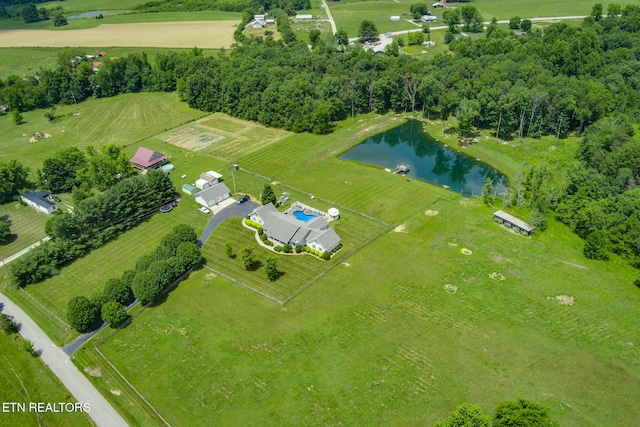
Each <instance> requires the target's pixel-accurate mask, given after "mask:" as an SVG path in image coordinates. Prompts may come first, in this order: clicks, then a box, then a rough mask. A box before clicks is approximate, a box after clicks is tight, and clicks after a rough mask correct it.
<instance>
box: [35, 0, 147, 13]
mask: <svg viewBox="0 0 640 427" xmlns="http://www.w3.org/2000/svg"><path fill="white" fill-rule="evenodd" d="M142 3H144V1H142V0H101V1H100V4H99V5H98V4H96V2H95V1H94V0H65V1H64V2H58V1H52V2H49V3H42V4H39V5H38V7H57V6H62V7H64V9H65V10H71V11H77V12H93V11H101V10H129V9H133V8H134V7H135V6H137V5H138V4H142Z"/></svg>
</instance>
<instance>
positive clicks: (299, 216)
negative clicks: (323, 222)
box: [293, 211, 316, 222]
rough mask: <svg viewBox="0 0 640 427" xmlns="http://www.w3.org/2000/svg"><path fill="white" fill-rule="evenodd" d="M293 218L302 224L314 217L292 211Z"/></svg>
mask: <svg viewBox="0 0 640 427" xmlns="http://www.w3.org/2000/svg"><path fill="white" fill-rule="evenodd" d="M293 216H295V217H296V219H298V220H300V221H303V222H309V221H311V220H312V219H313V218H315V217H316V216H315V215H311V214H306V213H304V212H303V211H293Z"/></svg>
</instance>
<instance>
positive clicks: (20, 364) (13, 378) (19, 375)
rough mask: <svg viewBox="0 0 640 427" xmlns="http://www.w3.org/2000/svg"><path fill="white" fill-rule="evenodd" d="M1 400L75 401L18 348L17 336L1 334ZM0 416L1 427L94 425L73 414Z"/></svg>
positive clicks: (39, 362) (47, 371) (24, 401)
mask: <svg viewBox="0 0 640 427" xmlns="http://www.w3.org/2000/svg"><path fill="white" fill-rule="evenodd" d="M0 381H2V387H0V400H2V402H20V403H25V404H27V405H28V404H29V402H47V403H48V402H52V403H53V402H70V403H75V402H76V401H75V399H74V398H73V397H71V396H70V395H69V392H68V391H67V390H66V389H65V387H64V386H63V385H62V384H61V383H60V381H59V380H58V379H57V378H56V377H55V375H54V374H53V373H52V372H51V371H50V370H49V369H47V368H46V367H45V366H44V364H43V362H42V361H41V360H40V359H38V358H35V357H31V356H30V355H29V354H27V352H26V351H25V350H23V349H22V347H21V341H20V339H19V338H18V337H17V336H7V335H6V334H5V333H4V332H0ZM3 412H4V413H3V414H2V415H0V425H3V426H21V427H23V426H24V427H30V426H42V425H47V426H65V427H76V426H87V427H88V426H91V425H93V424H92V423H91V421H90V420H89V417H87V416H86V415H85V414H83V413H81V412H72V413H66V414H59V413H51V412H48V413H34V412H29V411H28V408H27V412H17V411H16V412H12V413H8V412H6V411H3Z"/></svg>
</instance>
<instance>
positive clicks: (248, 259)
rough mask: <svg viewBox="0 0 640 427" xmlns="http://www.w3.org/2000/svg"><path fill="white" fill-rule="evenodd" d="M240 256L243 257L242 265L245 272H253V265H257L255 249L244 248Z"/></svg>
mask: <svg viewBox="0 0 640 427" xmlns="http://www.w3.org/2000/svg"><path fill="white" fill-rule="evenodd" d="M240 256H241V257H242V264H243V265H244V268H245V270H251V269H252V268H253V264H254V263H255V258H254V257H253V249H251V248H244V249H243V250H242V253H241V255H240Z"/></svg>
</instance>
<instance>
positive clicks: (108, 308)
mask: <svg viewBox="0 0 640 427" xmlns="http://www.w3.org/2000/svg"><path fill="white" fill-rule="evenodd" d="M101 313H102V320H103V321H104V322H106V323H108V324H109V325H111V327H112V328H117V327H118V326H120V325H121V324H122V323H123V322H124V321H125V320H127V319H128V318H129V315H128V314H127V310H126V309H125V307H124V305H122V304H120V303H119V302H117V301H109V302H107V303H105V304H104V305H103V306H102V310H101Z"/></svg>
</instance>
